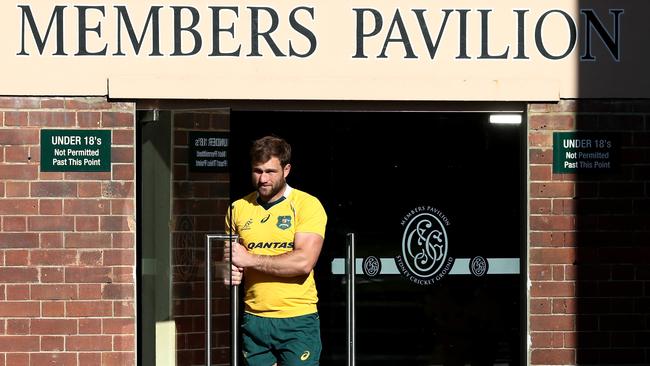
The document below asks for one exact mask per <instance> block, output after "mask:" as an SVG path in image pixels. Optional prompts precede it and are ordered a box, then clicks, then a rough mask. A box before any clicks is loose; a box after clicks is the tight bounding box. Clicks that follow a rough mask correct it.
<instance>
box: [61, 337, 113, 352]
mask: <svg viewBox="0 0 650 366" xmlns="http://www.w3.org/2000/svg"><path fill="white" fill-rule="evenodd" d="M111 338H112V337H111V336H95V335H82V336H68V337H66V339H65V341H66V342H65V343H66V350H67V351H110V350H111V349H112V348H113V342H112V339H111Z"/></svg>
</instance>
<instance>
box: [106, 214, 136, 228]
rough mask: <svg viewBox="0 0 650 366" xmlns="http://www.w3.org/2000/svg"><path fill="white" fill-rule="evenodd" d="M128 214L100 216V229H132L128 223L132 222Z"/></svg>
mask: <svg viewBox="0 0 650 366" xmlns="http://www.w3.org/2000/svg"><path fill="white" fill-rule="evenodd" d="M132 223H133V222H132V220H129V216H101V217H100V229H101V231H132V229H131V227H130V225H129V224H132Z"/></svg>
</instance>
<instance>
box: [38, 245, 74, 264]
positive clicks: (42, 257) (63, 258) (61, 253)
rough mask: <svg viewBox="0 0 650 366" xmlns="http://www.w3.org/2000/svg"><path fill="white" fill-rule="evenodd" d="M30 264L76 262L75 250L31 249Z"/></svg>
mask: <svg viewBox="0 0 650 366" xmlns="http://www.w3.org/2000/svg"><path fill="white" fill-rule="evenodd" d="M31 261H32V264H35V265H44V266H51V265H70V264H76V263H77V251H75V250H53V249H46V250H33V251H32V256H31Z"/></svg>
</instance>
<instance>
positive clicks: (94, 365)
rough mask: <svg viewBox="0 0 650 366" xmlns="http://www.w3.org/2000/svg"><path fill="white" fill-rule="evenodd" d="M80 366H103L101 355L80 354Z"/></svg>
mask: <svg viewBox="0 0 650 366" xmlns="http://www.w3.org/2000/svg"><path fill="white" fill-rule="evenodd" d="M79 365H80V366H81V365H83V366H102V354H101V353H79Z"/></svg>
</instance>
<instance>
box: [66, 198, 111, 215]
mask: <svg viewBox="0 0 650 366" xmlns="http://www.w3.org/2000/svg"><path fill="white" fill-rule="evenodd" d="M63 212H64V213H65V214H67V215H104V214H108V213H110V201H108V200H98V199H83V200H82V199H67V200H64V201H63Z"/></svg>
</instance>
